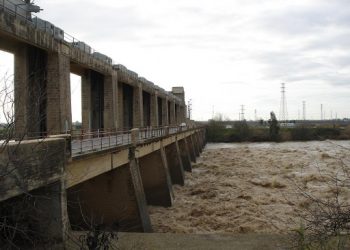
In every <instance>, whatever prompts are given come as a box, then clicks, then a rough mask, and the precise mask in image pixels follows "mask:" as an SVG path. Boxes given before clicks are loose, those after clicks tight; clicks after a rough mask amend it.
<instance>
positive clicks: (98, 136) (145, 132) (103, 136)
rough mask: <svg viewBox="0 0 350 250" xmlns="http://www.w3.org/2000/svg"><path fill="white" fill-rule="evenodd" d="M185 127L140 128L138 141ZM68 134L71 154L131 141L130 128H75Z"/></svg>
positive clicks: (125, 143)
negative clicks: (88, 129) (123, 129)
mask: <svg viewBox="0 0 350 250" xmlns="http://www.w3.org/2000/svg"><path fill="white" fill-rule="evenodd" d="M187 129H188V128H187V127H185V126H170V127H155V128H151V127H147V128H140V129H139V132H138V141H139V142H145V141H147V140H149V139H153V138H157V137H162V136H166V135H168V134H175V133H178V132H180V131H185V130H187ZM70 134H71V144H72V147H71V150H72V155H73V156H74V155H79V154H83V153H87V152H92V151H99V150H103V149H108V148H114V147H118V146H125V145H130V144H131V143H132V141H131V130H125V131H116V130H99V129H98V130H94V131H84V130H75V131H71V132H70Z"/></svg>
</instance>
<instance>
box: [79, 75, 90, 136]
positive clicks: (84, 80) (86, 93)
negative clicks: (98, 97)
mask: <svg viewBox="0 0 350 250" xmlns="http://www.w3.org/2000/svg"><path fill="white" fill-rule="evenodd" d="M90 73H91V72H90V70H85V72H84V74H83V75H82V76H81V112H82V124H81V127H82V129H83V130H85V131H87V130H90V129H91V79H90Z"/></svg>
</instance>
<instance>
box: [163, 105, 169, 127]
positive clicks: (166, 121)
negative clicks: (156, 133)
mask: <svg viewBox="0 0 350 250" xmlns="http://www.w3.org/2000/svg"><path fill="white" fill-rule="evenodd" d="M162 103H163V104H162V109H163V110H162V124H163V126H168V125H169V119H168V98H165V99H162Z"/></svg>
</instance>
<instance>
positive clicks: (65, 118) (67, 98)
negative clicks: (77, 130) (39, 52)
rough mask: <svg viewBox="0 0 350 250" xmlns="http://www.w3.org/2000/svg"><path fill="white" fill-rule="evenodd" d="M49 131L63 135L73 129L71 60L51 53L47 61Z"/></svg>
mask: <svg viewBox="0 0 350 250" xmlns="http://www.w3.org/2000/svg"><path fill="white" fill-rule="evenodd" d="M47 100H48V101H47V131H48V133H49V134H62V133H67V131H69V130H71V128H72V109H71V95H70V59H69V57H67V56H66V55H63V54H60V53H49V54H48V61H47Z"/></svg>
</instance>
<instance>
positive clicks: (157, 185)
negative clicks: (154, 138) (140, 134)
mask: <svg viewBox="0 0 350 250" xmlns="http://www.w3.org/2000/svg"><path fill="white" fill-rule="evenodd" d="M139 164H140V172H141V178H142V184H143V188H144V190H145V194H146V200H147V204H149V205H155V206H164V207H170V206H171V205H172V203H173V198H174V194H173V190H172V183H171V179H170V174H169V170H168V165H167V159H166V155H165V152H164V148H163V147H161V148H160V150H157V151H155V152H153V153H151V154H149V155H146V156H144V157H142V158H140V159H139Z"/></svg>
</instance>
